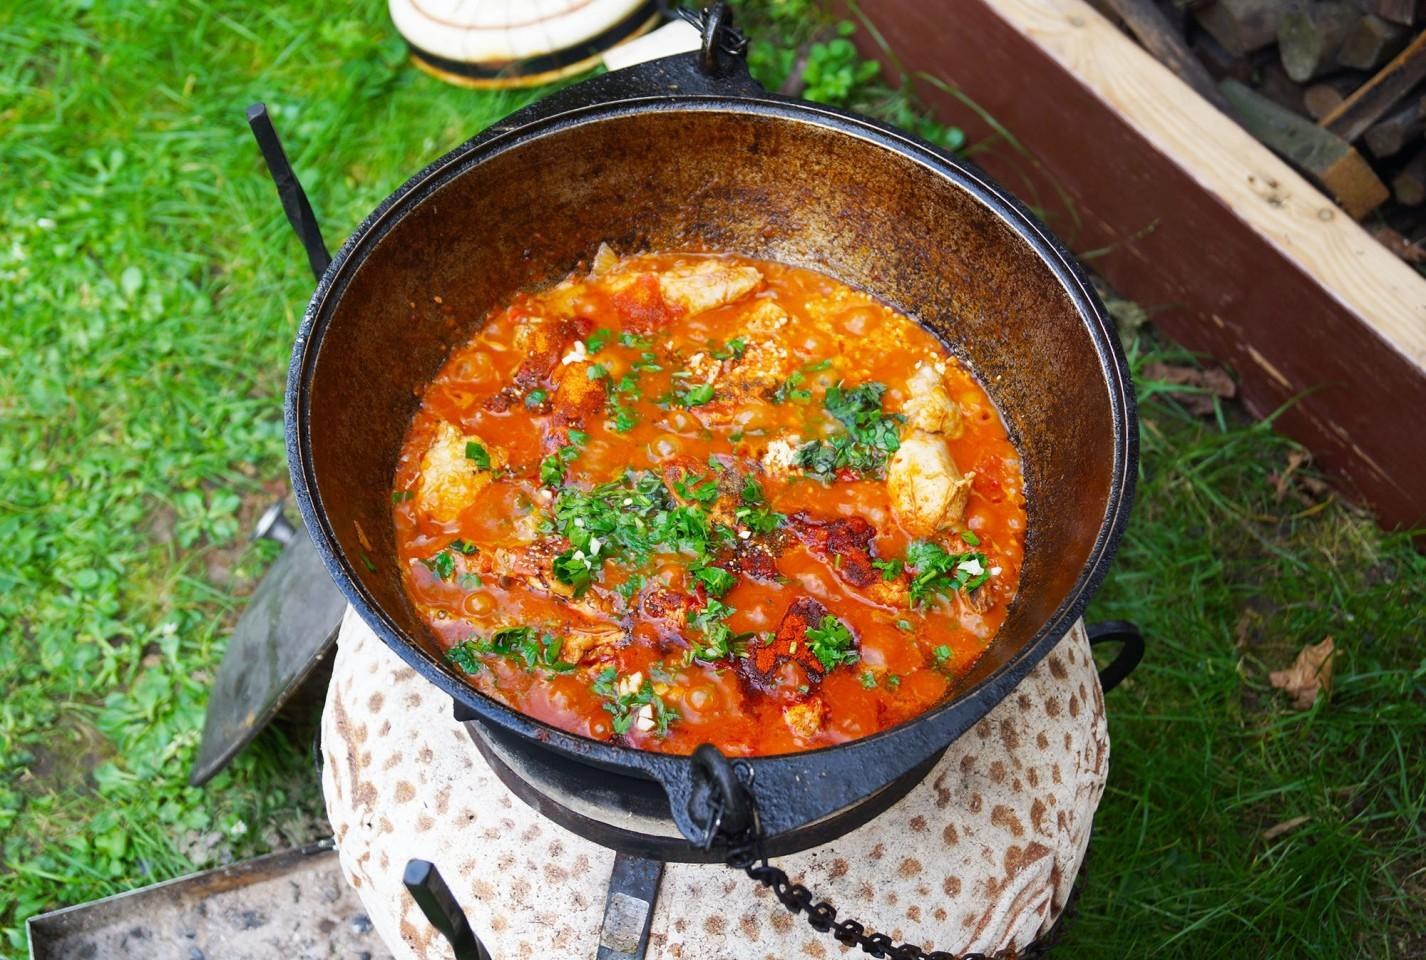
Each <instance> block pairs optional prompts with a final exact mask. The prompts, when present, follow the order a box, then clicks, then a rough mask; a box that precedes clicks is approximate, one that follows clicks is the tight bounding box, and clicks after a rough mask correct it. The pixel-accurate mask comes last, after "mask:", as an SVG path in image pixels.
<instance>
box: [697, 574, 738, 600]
mask: <svg viewBox="0 0 1426 960" xmlns="http://www.w3.org/2000/svg"><path fill="white" fill-rule="evenodd" d="M689 575H690V576H691V577H692V578H693V579H694V580H695V581H696V582H698V583H701V584H703V586H704V587H705V588H706V589H707V591H708V596H710V597H721V596H722V595H723V594H725V593H727V592H728V591H729V590H731V589H733V586H734V585H735V584H736V583H737V582H738V578H737V577H735V576H733V574H731V573H729V572H728V571H727V570H724V569H723V568H722V567H694V568H693V569H692V570H690V571H689Z"/></svg>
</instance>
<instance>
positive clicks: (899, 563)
mask: <svg viewBox="0 0 1426 960" xmlns="http://www.w3.org/2000/svg"><path fill="white" fill-rule="evenodd" d="M871 565H872V566H873V567H876V569H878V570H880V571H881V579H883V580H886V581H891V580H895V579H896V578H897V577H899V576H901V571H902V570H905V569H906V561H904V560H902V559H901V558H900V557H892V558H891V559H890V560H873V561H872V562H871Z"/></svg>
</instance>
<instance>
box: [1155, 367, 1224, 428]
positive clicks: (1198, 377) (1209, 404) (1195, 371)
mask: <svg viewBox="0 0 1426 960" xmlns="http://www.w3.org/2000/svg"><path fill="white" fill-rule="evenodd" d="M1142 376H1143V378H1144V379H1145V380H1157V381H1159V382H1160V383H1169V384H1175V385H1180V386H1185V387H1194V388H1196V389H1194V390H1192V391H1189V390H1183V391H1178V390H1170V391H1169V396H1171V397H1173V398H1174V399H1175V400H1177V401H1178V402H1179V403H1181V404H1183V405H1184V407H1185V408H1187V410H1188V411H1189V412H1190V413H1193V414H1196V415H1198V416H1200V417H1206V416H1208V415H1209V414H1211V413H1212V412H1213V398H1214V397H1222V398H1223V399H1225V400H1226V399H1229V398H1231V397H1234V396H1237V393H1238V385H1237V384H1235V383H1234V382H1233V378H1232V377H1230V376H1228V372H1227V371H1226V370H1224V369H1222V368H1221V367H1182V366H1178V365H1176V364H1170V363H1146V364H1144V369H1143V371H1142Z"/></svg>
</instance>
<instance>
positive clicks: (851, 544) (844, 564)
mask: <svg viewBox="0 0 1426 960" xmlns="http://www.w3.org/2000/svg"><path fill="white" fill-rule="evenodd" d="M789 520H790V526H791V528H792V532H793V533H794V534H795V535H796V536H797V539H798V540H800V541H801V542H802V543H803V544H804V545H805V546H806V547H807V549H808V550H809V551H811V552H812V554H813V555H814V556H816V557H817V558H818V559H820V560H822V561H824V562H825V563H827V564H828V565H829V566H831V567H832V570H833V572H835V573H836V575H837V576H838V577H840V578H841V579H842V580H843V581H844V582H845V583H847V584H849V585H851V586H853V587H856V588H857V589H858V590H859V591H860V592H861V594H862V595H863V596H864V597H866V598H867V599H869V600H871V601H873V602H875V603H880V604H883V605H885V606H889V607H904V606H905V605H906V581H905V578H904V577H903V576H897V577H893V578H892V579H891V580H887V579H886V578H885V577H884V576H883V575H882V572H881V570H879V569H878V568H876V567H874V566H872V561H873V560H875V559H876V552H875V550H874V549H873V545H872V544H873V541H874V540H875V538H876V528H875V527H873V526H872V525H871V524H870V523H867V521H866V520H864V519H863V518H861V517H834V518H833V519H831V520H818V519H816V518H815V517H812V516H810V515H809V514H806V513H795V514H793V515H792V516H791V517H790V518H789Z"/></svg>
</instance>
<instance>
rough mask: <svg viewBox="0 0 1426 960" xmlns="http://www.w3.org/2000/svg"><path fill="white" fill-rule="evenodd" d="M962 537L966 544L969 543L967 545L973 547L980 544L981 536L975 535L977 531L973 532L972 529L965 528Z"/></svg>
mask: <svg viewBox="0 0 1426 960" xmlns="http://www.w3.org/2000/svg"><path fill="white" fill-rule="evenodd" d="M961 539H962V540H964V541H965V542H966V545H967V546H971V547H978V546H980V537H977V536H976V535H975V533H974V532H972V531H970V530H963V531H962V532H961Z"/></svg>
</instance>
